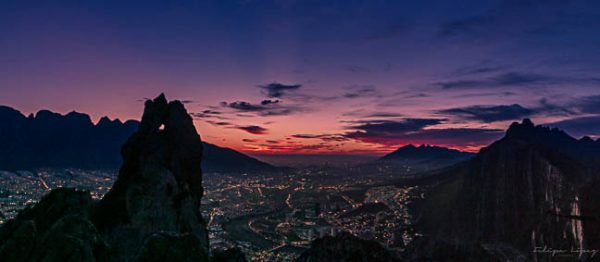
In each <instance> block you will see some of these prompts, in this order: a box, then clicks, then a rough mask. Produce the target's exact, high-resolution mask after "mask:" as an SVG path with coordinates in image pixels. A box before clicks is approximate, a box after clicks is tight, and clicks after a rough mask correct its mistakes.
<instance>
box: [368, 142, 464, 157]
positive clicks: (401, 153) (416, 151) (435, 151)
mask: <svg viewBox="0 0 600 262" xmlns="http://www.w3.org/2000/svg"><path fill="white" fill-rule="evenodd" d="M473 155H474V154H473V153H469V152H462V151H458V150H455V149H450V148H445V147H440V146H431V145H420V146H418V147H416V146H414V145H412V144H410V145H406V146H403V147H401V148H398V149H397V150H396V151H394V152H392V153H389V154H387V155H385V156H383V157H381V158H379V159H378V161H403V160H409V159H423V160H425V159H438V160H444V159H446V160H456V161H462V160H466V159H469V158H470V157H472V156H473Z"/></svg>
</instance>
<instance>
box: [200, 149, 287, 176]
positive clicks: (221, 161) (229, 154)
mask: <svg viewBox="0 0 600 262" xmlns="http://www.w3.org/2000/svg"><path fill="white" fill-rule="evenodd" d="M202 167H203V170H204V172H233V173H237V172H250V173H251V172H259V171H275V170H278V169H280V168H278V167H275V166H272V165H269V164H267V163H265V162H262V161H260V160H258V159H256V158H253V157H250V156H247V155H244V154H242V153H240V152H238V151H235V150H233V149H231V148H226V147H219V146H216V145H213V144H209V143H204V161H203V163H202Z"/></svg>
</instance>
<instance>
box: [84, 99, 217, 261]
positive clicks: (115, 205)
mask: <svg viewBox="0 0 600 262" xmlns="http://www.w3.org/2000/svg"><path fill="white" fill-rule="evenodd" d="M121 154H122V155H123V166H122V167H121V170H120V171H119V177H118V179H117V181H116V182H115V184H114V185H113V187H112V189H111V190H110V191H109V192H108V193H107V194H106V196H105V197H104V198H103V199H102V200H101V201H100V203H99V205H98V207H97V208H96V209H95V212H94V214H93V218H94V222H95V224H96V225H97V226H98V229H99V230H100V231H101V232H102V234H103V235H104V236H105V238H106V240H107V242H108V243H109V245H110V246H111V254H112V255H113V256H118V257H120V258H123V259H125V260H131V259H132V258H134V256H135V254H132V253H131V250H140V247H143V246H144V245H159V244H160V243H164V244H167V243H175V242H181V245H183V246H185V245H187V244H186V243H184V242H187V241H191V242H193V243H198V244H200V245H201V246H203V248H202V249H200V250H203V251H204V252H205V253H204V254H203V256H204V257H206V256H207V255H208V252H206V251H207V250H208V238H207V237H208V236H207V233H206V226H205V224H204V221H203V220H202V217H201V213H200V199H201V198H202V193H203V190H202V172H201V170H200V161H201V159H202V142H201V141H200V136H198V134H197V133H196V129H195V127H194V124H193V121H192V118H191V117H190V116H189V114H188V113H187V112H186V110H185V108H184V107H183V104H182V103H181V102H179V101H173V102H170V103H168V102H167V100H166V99H165V97H164V95H160V96H159V97H157V98H156V99H154V100H148V101H146V104H145V109H144V115H143V117H142V122H141V123H140V126H139V129H138V131H137V132H136V133H135V134H133V135H132V136H131V137H130V138H129V140H128V141H127V142H126V143H125V145H124V146H123V149H122V152H121ZM162 232H168V233H170V235H169V236H154V235H153V234H157V233H162ZM166 237H168V238H169V239H170V240H169V241H165V240H164V238H166ZM145 242H146V243H145ZM155 251H156V250H154V251H153V252H155ZM165 251H168V249H166V250H165Z"/></svg>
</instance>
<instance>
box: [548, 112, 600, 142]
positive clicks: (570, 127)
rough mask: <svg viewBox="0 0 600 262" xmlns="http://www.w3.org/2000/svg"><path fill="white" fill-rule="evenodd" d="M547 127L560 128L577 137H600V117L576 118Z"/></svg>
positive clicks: (550, 124)
mask: <svg viewBox="0 0 600 262" xmlns="http://www.w3.org/2000/svg"><path fill="white" fill-rule="evenodd" d="M545 125H547V126H551V127H557V128H560V129H562V130H565V131H566V132H568V133H569V134H571V135H574V136H576V137H579V136H593V137H598V136H600V115H596V116H585V117H576V118H571V119H566V120H562V121H558V122H554V123H549V124H545Z"/></svg>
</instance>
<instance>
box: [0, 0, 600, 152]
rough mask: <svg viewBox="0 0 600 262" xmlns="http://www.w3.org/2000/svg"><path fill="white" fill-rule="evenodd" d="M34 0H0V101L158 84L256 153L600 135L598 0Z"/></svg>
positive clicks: (48, 102)
mask: <svg viewBox="0 0 600 262" xmlns="http://www.w3.org/2000/svg"><path fill="white" fill-rule="evenodd" d="M34 2H36V1H33V2H32V1H2V2H1V3H0V23H1V24H2V26H1V27H0V104H3V105H8V106H12V107H15V108H16V109H18V110H20V111H22V112H23V113H26V114H28V113H35V112H37V111H38V110H40V109H51V110H54V111H57V112H61V113H66V112H69V111H72V110H76V111H80V112H85V113H89V114H91V116H92V118H93V119H95V120H97V119H98V118H99V117H101V116H104V115H108V116H110V117H112V118H121V119H129V118H139V116H140V115H141V111H142V106H143V103H142V102H141V101H143V100H144V99H145V98H151V97H154V96H156V95H158V94H159V93H160V92H165V93H166V95H167V97H168V98H169V99H181V100H185V101H186V102H187V105H186V106H187V108H188V110H189V111H191V112H193V113H194V115H195V117H196V127H197V128H198V130H199V132H200V133H201V135H202V137H203V139H204V140H207V141H209V142H213V143H216V144H219V145H223V146H229V147H233V148H235V149H238V150H241V151H244V152H251V153H255V154H258V153H274V152H275V153H276V152H285V153H356V154H378V153H383V152H387V151H390V150H392V149H393V148H396V147H398V146H401V145H405V144H408V143H417V144H420V143H430V144H436V145H443V146H450V147H454V148H460V149H466V150H477V149H478V148H479V147H481V146H483V145H486V144H488V143H489V142H491V141H493V140H495V139H497V138H499V137H500V136H501V135H502V130H503V129H505V128H506V127H507V126H508V124H510V122H512V121H516V120H520V119H522V118H525V117H529V118H532V119H533V120H534V122H536V123H540V124H552V125H554V126H558V127H561V128H564V129H566V130H567V131H568V132H570V133H571V134H573V135H575V136H583V135H590V136H598V135H600V125H599V124H598V123H600V122H599V121H598V120H600V76H598V72H599V71H600V49H599V48H598V46H600V4H599V2H597V1H562V0H551V1H542V0H538V1H536V0H525V1H481V0H478V1H460V2H458V3H457V2H455V1H384V0H375V1H353V0H347V1H316V0H306V1H302V0H296V1H295V0H282V1H268V0H244V1H242V0H240V1H143V2H139V1H137V3H135V2H136V1H61V2H62V3H61V4H57V3H52V2H53V1H40V2H39V3H34ZM325 2H327V3H325Z"/></svg>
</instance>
